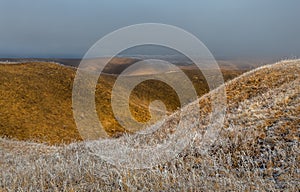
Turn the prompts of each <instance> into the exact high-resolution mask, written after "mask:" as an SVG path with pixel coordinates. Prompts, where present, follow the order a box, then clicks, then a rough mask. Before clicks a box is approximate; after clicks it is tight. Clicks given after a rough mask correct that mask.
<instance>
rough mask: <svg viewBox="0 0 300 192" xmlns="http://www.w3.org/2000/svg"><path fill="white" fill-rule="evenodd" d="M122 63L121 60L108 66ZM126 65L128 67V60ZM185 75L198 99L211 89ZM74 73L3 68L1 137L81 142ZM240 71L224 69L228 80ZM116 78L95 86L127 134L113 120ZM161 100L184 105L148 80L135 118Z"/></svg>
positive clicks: (110, 126) (36, 65) (109, 119)
mask: <svg viewBox="0 0 300 192" xmlns="http://www.w3.org/2000/svg"><path fill="white" fill-rule="evenodd" d="M122 61H123V60H117V62H113V63H112V64H109V65H108V68H113V67H114V65H119V63H120V62H122ZM124 62H125V64H126V60H125V61H124ZM115 63H117V64H115ZM125 64H124V65H125ZM126 66H127V64H126ZM185 72H186V73H187V75H188V76H189V77H190V79H191V80H192V82H193V83H194V84H195V87H196V91H197V93H198V95H199V96H201V95H203V94H204V93H206V92H207V91H208V88H207V84H206V82H205V80H204V77H203V75H202V74H201V73H200V72H199V71H198V72H197V71H196V70H194V69H193V70H185ZM75 73H76V69H75V68H72V67H66V66H63V65H58V64H55V63H47V62H28V63H20V64H7V65H4V64H1V65H0V82H1V83H0V136H2V137H11V138H16V139H18V140H32V141H37V142H46V143H49V144H60V143H70V142H72V141H78V140H81V137H80V135H79V133H78V131H77V129H76V126H75V121H74V119H73V113H72V88H73V80H74V77H75ZM241 73H242V71H238V70H223V74H224V78H225V80H228V79H232V78H234V77H236V76H238V75H239V74H241ZM172 75H173V74H172ZM174 77H176V75H174ZM194 77H197V78H194ZM116 78H117V76H116V75H101V76H100V78H99V81H98V85H97V88H96V107H97V112H98V115H99V118H100V119H101V122H102V124H103V126H104V128H105V129H106V131H107V132H108V134H109V135H111V136H117V135H120V133H122V132H124V131H126V130H124V128H123V127H121V126H120V125H119V123H118V122H117V120H116V119H115V118H114V115H113V111H112V108H111V104H110V102H111V90H112V88H113V85H114V83H115V81H116ZM149 92H151V94H149ZM165 95H168V97H167V98H166V97H165ZM156 99H160V100H162V101H163V102H165V103H166V106H167V110H168V111H169V112H170V113H171V112H173V111H174V110H176V109H177V108H178V107H179V101H178V99H177V96H176V93H175V92H174V91H173V90H172V89H171V88H170V87H168V86H167V85H166V84H163V83H161V82H158V81H145V82H143V83H141V84H139V85H138V86H137V87H136V88H135V89H134V91H133V93H132V95H131V98H130V107H131V110H132V113H133V115H134V117H135V118H136V119H137V120H139V121H147V120H148V119H149V117H150V114H149V111H148V105H149V103H150V102H151V101H152V100H156Z"/></svg>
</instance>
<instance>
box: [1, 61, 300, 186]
mask: <svg viewBox="0 0 300 192" xmlns="http://www.w3.org/2000/svg"><path fill="white" fill-rule="evenodd" d="M50 66H51V67H54V68H56V67H57V66H56V65H50ZM50 66H48V67H50ZM5 67H7V66H5ZM21 67H22V66H21ZM48 67H47V69H48ZM51 67H50V68H51ZM6 70H7V69H6ZM23 70H25V69H23ZM2 71H3V69H2ZM14 71H16V69H14ZM25 71H26V70H25ZM54 71H56V70H54ZM61 71H63V70H61ZM66 71H67V70H66ZM11 73H13V72H12V71H11ZM23 73H24V71H23ZM59 73H60V72H59ZM299 74H300V60H290V61H282V62H279V63H276V64H273V65H267V66H264V67H261V68H258V69H255V70H252V71H250V72H247V73H245V74H243V75H241V76H239V77H238V78H235V79H233V80H232V81H229V82H227V83H226V84H225V85H224V86H225V88H226V94H227V103H228V106H227V113H226V118H225V124H224V128H223V129H222V130H220V134H219V135H218V137H217V140H216V141H215V142H214V143H213V144H212V145H211V146H210V147H209V148H207V149H206V150H207V153H206V154H205V153H203V151H202V148H201V142H202V141H201V137H195V138H194V141H193V142H191V143H190V144H189V146H188V147H187V148H185V149H184V150H183V151H182V152H181V153H180V154H178V155H177V156H176V157H175V158H174V159H172V160H171V161H170V162H167V163H165V164H162V165H161V164H160V165H157V166H155V167H153V168H151V169H147V170H144V169H142V170H140V169H136V170H128V169H119V168H116V167H114V166H113V165H111V164H108V163H107V162H105V161H103V160H102V159H99V158H97V156H94V154H93V153H90V152H89V150H90V149H91V148H93V147H97V141H93V142H90V143H89V145H88V147H87V146H86V145H85V143H84V142H81V143H74V144H72V145H69V146H60V147H54V146H47V145H43V144H35V143H30V142H23V141H13V140H9V139H0V147H1V150H0V154H1V159H0V166H1V169H0V170H1V171H0V173H1V178H2V180H0V189H1V188H2V189H4V190H6V189H10V190H13V191H14V190H17V189H23V190H34V189H35V190H37V189H45V190H49V189H53V190H67V191H77V190H100V189H101V190H104V191H106V190H113V191H114V190H116V191H118V190H128V191H130V190H139V189H146V190H147V189H149V190H150V189H151V190H156V191H159V190H162V191H164V190H168V191H170V190H176V191H177V190H182V191H255V190H257V191H299V189H300V182H299V169H300V164H299V162H300V153H299V151H300V149H299V146H300V145H299V142H300V138H299V137H300V135H299V132H300V130H299V129H300V127H299V125H300V120H299V116H300V108H299V107H300V106H299V103H300V102H299V101H300V89H299V83H300V76H299ZM1 76H2V75H1ZM15 78H16V77H15ZM12 79H14V78H12ZM16 79H17V78H16ZM58 81H59V80H58ZM14 83H17V84H16V85H19V84H18V83H20V82H19V81H16V82H14ZM218 90H219V88H217V89H216V90H214V91H212V92H210V93H208V94H205V95H203V96H202V97H200V98H199V99H198V100H197V101H195V102H192V103H190V104H189V105H188V107H185V108H183V109H182V110H189V111H188V112H189V114H190V116H189V117H190V118H191V119H184V121H186V123H189V124H190V125H193V124H192V123H193V118H198V117H197V116H196V117H195V116H194V114H195V112H196V111H195V110H198V109H195V110H190V109H193V106H195V104H196V103H198V102H199V103H200V106H201V109H200V115H201V116H200V117H201V121H200V122H199V123H198V124H195V125H193V127H192V129H191V131H193V133H194V134H195V135H196V134H198V135H202V134H203V132H204V131H205V130H206V129H207V121H208V119H209V118H208V117H209V115H210V113H211V108H210V101H211V98H213V97H214V94H216V93H218ZM5 92H6V93H7V94H8V93H9V90H5ZM9 96H10V97H12V95H9V94H8V97H9ZM1 101H2V99H1ZM60 102H61V101H60ZM32 104H34V102H33V103H30V106H32ZM59 104H61V103H59ZM1 106H2V107H1V110H2V108H3V103H2V104H1ZM15 106H16V109H15V111H18V113H20V114H22V113H21V111H20V109H21V108H18V107H20V105H19V104H18V103H16V105H15ZM34 107H36V106H35V105H34ZM6 110H8V109H7V108H6ZM19 111H20V112H19ZM1 113H3V111H1ZM176 113H178V111H177V112H176ZM176 113H175V114H174V115H172V116H170V117H168V118H166V119H165V121H164V123H163V124H162V125H159V129H158V130H157V131H156V132H155V133H152V134H150V135H147V138H149V140H148V139H142V140H139V138H138V137H136V138H137V139H136V140H134V141H132V142H133V143H134V144H135V146H139V144H145V143H147V142H157V144H159V143H160V142H162V141H161V140H163V137H164V136H163V135H162V134H163V133H164V130H170V129H171V130H172V129H174V128H175V127H176V126H175V124H174V122H176V121H177V119H176V118H177V116H176ZM13 115H14V114H11V116H13ZM1 122H2V123H3V120H1ZM9 122H11V121H9ZM8 125H9V123H8ZM187 125H188V124H187ZM170 134H172V133H170ZM141 137H143V138H144V136H141ZM119 139H120V140H122V139H125V140H126V139H127V138H126V137H120V138H119ZM139 142H140V143H139ZM115 150H116V151H117V150H118V148H117V146H116V148H115ZM120 153H121V151H120ZM153 155H155V154H153ZM37 181H38V182H37ZM29 183H30V185H29Z"/></svg>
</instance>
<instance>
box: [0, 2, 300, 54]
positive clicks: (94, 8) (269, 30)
mask: <svg viewBox="0 0 300 192" xmlns="http://www.w3.org/2000/svg"><path fill="white" fill-rule="evenodd" d="M299 7H300V1H297V0H288V1H280V0H265V1H260V0H252V1H235V0H228V1H216V0H213V1H211V0H203V1H196V0H191V1H189V2H185V1H179V0H166V1H159V0H152V1H138V0H126V1H111V0H102V1H96V0H92V1H88V2H87V1H80V0H72V1H71V0H64V1H61V0H52V1H34V0H27V1H21V0H2V1H1V3H0V25H1V31H0V57H2V58H6V57H26V58H38V57H41V58H51V57H55V58H59V57H64V58H67V57H69V58H81V57H82V56H83V55H84V54H85V52H86V51H87V50H88V49H89V48H90V47H91V46H92V45H93V44H94V43H95V42H96V41H97V40H99V39H100V38H101V37H103V36H104V35H106V34H108V33H110V32H112V31H114V30H117V29H118V28H121V27H125V26H128V25H132V24H137V23H164V24H170V25H175V26H178V27H181V28H183V29H185V30H187V31H188V32H190V33H192V34H194V35H195V36H197V37H198V38H199V39H200V40H201V41H202V42H203V43H204V44H205V45H206V46H207V47H208V48H209V50H210V51H211V52H212V53H213V55H214V56H216V57H228V58H235V57H254V58H257V57H293V56H298V57H299V56H300V38H299V34H300V23H299V22H298V19H299V18H300V12H299ZM135 53H136V54H150V55H151V54H155V55H157V54H168V51H165V50H160V49H153V48H152V49H151V48H150V49H149V47H148V48H146V49H145V48H144V49H140V50H138V51H137V52H134V51H133V52H130V51H129V52H127V53H125V54H129V55H130V54H135Z"/></svg>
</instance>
